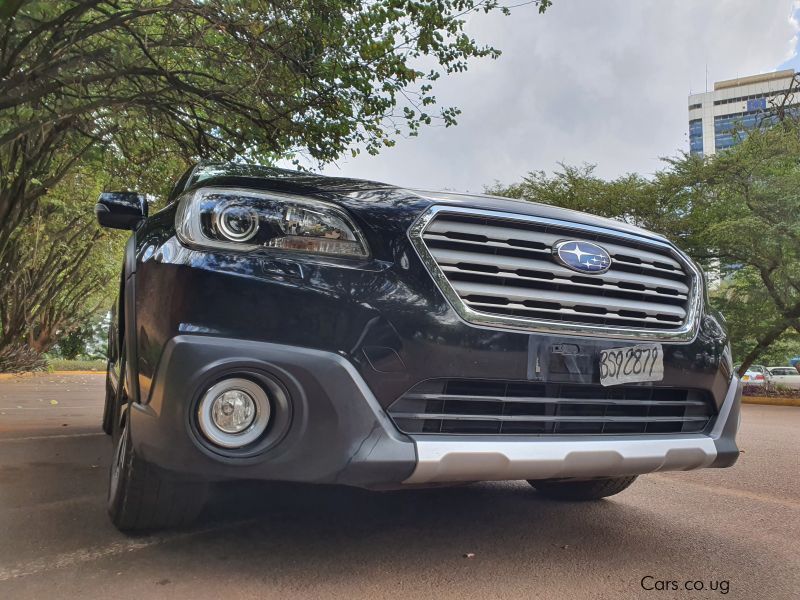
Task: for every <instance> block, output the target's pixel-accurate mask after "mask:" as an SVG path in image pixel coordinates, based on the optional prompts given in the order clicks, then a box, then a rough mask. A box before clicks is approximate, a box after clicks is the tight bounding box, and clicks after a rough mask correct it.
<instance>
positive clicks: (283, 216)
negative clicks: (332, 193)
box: [175, 188, 369, 257]
mask: <svg viewBox="0 0 800 600" xmlns="http://www.w3.org/2000/svg"><path fill="white" fill-rule="evenodd" d="M175 228H176V231H177V233H178V238H179V239H180V240H181V242H183V243H185V244H187V245H190V246H201V247H205V248H218V249H223V250H239V251H250V250H256V249H258V248H276V249H281V250H289V251H298V252H310V253H314V254H326V255H335V256H350V257H366V256H368V255H369V252H368V251H367V245H366V242H365V241H364V236H363V235H362V234H361V232H360V231H359V230H358V228H357V227H356V226H355V225H353V223H352V222H351V221H350V219H349V218H348V217H347V215H346V214H345V213H344V212H343V211H342V210H339V209H338V208H336V207H335V206H332V205H330V204H327V203H325V202H318V201H316V200H311V199H307V198H297V197H295V196H284V195H281V194H271V193H262V192H258V191H253V190H244V189H226V188H200V189H198V190H195V191H194V192H190V193H189V194H187V195H185V196H183V197H182V198H181V200H180V203H179V206H178V212H177V214H176V217H175Z"/></svg>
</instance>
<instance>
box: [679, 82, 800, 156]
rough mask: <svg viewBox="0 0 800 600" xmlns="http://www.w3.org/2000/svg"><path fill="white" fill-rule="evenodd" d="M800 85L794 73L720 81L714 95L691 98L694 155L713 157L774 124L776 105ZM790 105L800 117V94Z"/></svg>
mask: <svg viewBox="0 0 800 600" xmlns="http://www.w3.org/2000/svg"><path fill="white" fill-rule="evenodd" d="M796 81H797V80H796V79H795V72H794V71H792V70H791V69H790V70H785V71H776V72H774V73H764V74H762V75H751V76H749V77H738V78H736V79H729V80H726V81H718V82H716V83H715V84H714V91H713V92H705V93H702V94H692V95H690V96H689V150H690V152H691V153H692V154H702V155H704V156H710V155H712V154H715V153H716V152H719V151H720V150H724V149H725V148H730V147H731V146H733V145H735V144H736V143H737V142H738V141H740V140H741V139H743V138H744V136H746V135H747V131H748V130H750V129H753V128H755V127H760V126H763V125H768V124H770V123H773V122H774V121H775V120H776V116H775V111H774V107H775V103H776V102H780V101H781V100H782V99H783V98H785V97H786V94H787V93H788V92H789V91H790V90H794V89H796V84H795V82H796ZM790 104H792V105H793V110H794V111H795V112H796V113H798V114H800V92H797V91H796V92H795V93H794V94H793V95H792V97H790Z"/></svg>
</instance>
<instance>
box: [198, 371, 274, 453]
mask: <svg viewBox="0 0 800 600" xmlns="http://www.w3.org/2000/svg"><path fill="white" fill-rule="evenodd" d="M270 416H271V409H270V402H269V397H268V396H267V393H266V392H265V391H264V388H262V387H261V386H260V385H258V384H257V383H255V382H254V381H251V380H249V379H244V378H241V377H229V378H227V379H223V380H222V381H219V382H218V383H216V384H214V385H213V386H211V387H210V388H209V389H208V390H207V391H206V393H205V394H203V397H202V398H201V399H200V403H199V405H198V407H197V422H198V425H199V427H200V431H201V432H202V434H203V435H204V436H205V437H206V439H207V440H208V441H210V442H211V443H212V444H215V445H217V446H220V447H222V448H241V447H243V446H247V445H248V444H252V443H253V442H255V441H256V440H258V439H259V438H260V437H261V436H262V435H263V433H264V432H265V431H266V429H267V425H269V422H270Z"/></svg>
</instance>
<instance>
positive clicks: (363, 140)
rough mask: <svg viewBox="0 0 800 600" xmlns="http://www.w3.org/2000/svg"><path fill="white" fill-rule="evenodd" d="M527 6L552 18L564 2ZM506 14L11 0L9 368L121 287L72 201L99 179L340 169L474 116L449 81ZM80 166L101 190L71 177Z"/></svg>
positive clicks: (6, 171)
mask: <svg viewBox="0 0 800 600" xmlns="http://www.w3.org/2000/svg"><path fill="white" fill-rule="evenodd" d="M523 4H532V5H534V6H537V7H538V9H539V11H540V12H544V10H545V9H546V8H547V7H548V6H549V5H550V0H531V1H529V2H523ZM493 10H501V11H503V12H508V9H506V8H504V7H503V6H501V5H500V4H499V3H498V2H497V0H442V1H439V2H435V3H434V2H420V1H416V0H371V1H370V2H356V1H355V0H299V1H295V0H202V1H201V0H47V1H37V0H12V1H8V2H6V3H4V4H3V5H2V10H1V11H0V370H3V369H4V368H10V367H9V365H11V364H12V363H13V362H14V360H15V359H14V358H13V357H14V356H17V357H20V361H19V362H20V364H23V363H24V364H25V365H27V366H30V364H31V363H32V361H33V362H35V360H36V352H31V349H34V350H37V351H38V350H41V349H44V348H46V347H49V346H50V345H51V344H52V342H53V341H54V339H55V338H54V337H53V336H56V337H57V336H58V335H60V334H62V333H64V332H67V331H69V330H70V328H72V327H74V326H75V323H74V318H73V317H74V316H76V315H83V314H84V313H85V311H86V310H87V309H92V308H93V306H94V304H95V296H94V295H92V294H88V290H89V289H90V287H91V285H96V286H97V287H98V289H101V290H107V289H108V286H107V284H108V281H109V280H110V279H109V277H110V276H109V275H108V273H105V272H104V271H103V269H104V268H105V265H107V263H108V256H105V255H100V254H98V253H97V252H96V249H97V247H98V246H97V244H110V243H112V242H113V240H114V239H115V238H113V237H109V236H108V235H106V234H101V233H97V232H96V231H95V229H94V228H92V226H91V225H90V224H88V223H87V222H86V219H85V215H82V216H79V217H78V216H75V215H71V216H70V217H69V218H67V217H66V216H65V215H66V214H67V213H69V211H68V210H66V208H65V206H66V204H65V203H63V202H62V203H61V204H60V205H59V203H58V202H55V203H54V202H52V201H51V200H52V198H53V197H54V195H57V194H58V193H62V192H63V194H62V196H68V195H70V193H71V194H72V196H73V198H75V201H74V202H73V204H75V203H78V204H81V205H82V209H83V210H84V211H85V210H86V208H87V205H88V206H90V204H89V202H90V201H91V200H93V198H92V199H91V200H90V198H89V197H88V193H87V192H88V191H89V190H92V192H93V193H95V197H96V192H97V191H99V189H98V186H97V185H95V184H100V186H99V187H100V188H108V187H110V185H109V184H112V183H113V184H114V187H118V188H123V189H124V188H129V189H130V188H135V189H137V190H139V191H143V192H149V193H151V194H155V195H156V196H157V197H162V198H163V197H164V196H165V195H166V191H167V189H166V186H168V184H169V183H170V182H171V181H173V180H174V178H175V176H176V174H177V173H178V172H179V171H180V170H181V169H183V168H185V167H186V166H187V165H188V164H189V163H190V162H193V161H195V160H197V159H200V158H218V159H226V160H248V161H259V162H265V163H270V162H272V161H274V160H275V159H277V158H286V157H292V156H294V157H306V158H308V159H309V160H311V161H312V162H317V163H324V162H328V161H332V160H334V159H336V158H337V157H339V156H341V155H342V154H343V153H344V152H346V151H351V152H353V153H358V152H360V151H361V150H362V149H363V150H365V151H367V152H370V153H376V152H378V151H379V150H380V149H381V148H384V147H387V146H391V145H392V144H393V140H394V138H396V137H397V136H399V135H404V134H408V135H416V134H417V132H418V131H419V129H420V128H421V127H423V126H425V125H430V124H432V123H433V122H434V121H436V122H439V123H442V124H444V125H445V126H449V125H453V124H455V122H456V117H457V115H458V112H459V111H458V109H457V108H455V107H440V108H439V109H436V97H435V95H434V93H433V90H434V85H435V82H436V81H437V79H439V78H440V76H441V75H442V74H451V73H457V72H461V71H464V70H466V69H467V67H468V63H469V61H470V60H472V59H477V58H485V57H488V58H496V57H497V56H498V55H499V51H498V50H496V49H495V48H493V47H491V46H485V45H482V44H479V43H478V42H477V41H476V40H474V39H473V38H471V37H470V36H469V35H467V34H466V33H465V31H464V25H465V20H466V17H467V16H468V15H470V14H471V13H475V12H489V11H493ZM422 65H425V69H424V70H423V67H422ZM76 175H81V176H83V177H84V178H85V179H86V178H88V179H89V180H91V185H83V184H81V185H78V187H76V188H72V189H70V188H69V185H71V184H75V183H76V181H77V180H76V179H75V177H76ZM78 183H80V182H78ZM93 186H94V187H93ZM78 197H79V199H77V198H78ZM64 211H66V212H64ZM70 214H71V213H70ZM74 219H77V220H74ZM44 248H57V249H58V250H57V251H53V252H52V253H46V252H44V251H43V249H44ZM98 265H99V266H98ZM102 277H105V279H102ZM98 278H101V279H98ZM29 299H30V300H29ZM81 299H83V300H81ZM3 357H5V358H3ZM4 365H5V366H4Z"/></svg>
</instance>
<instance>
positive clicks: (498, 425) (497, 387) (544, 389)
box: [389, 379, 716, 435]
mask: <svg viewBox="0 0 800 600" xmlns="http://www.w3.org/2000/svg"><path fill="white" fill-rule="evenodd" d="M389 415H390V416H391V417H392V419H393V420H394V422H395V424H396V425H397V426H398V428H399V429H401V430H402V431H404V432H406V433H443V434H464V435H470V434H513V435H517V434H520V435H622V434H665V433H697V432H701V431H704V430H705V429H706V427H708V426H709V424H710V423H711V421H712V420H713V418H714V416H715V415H716V408H715V405H714V403H713V401H712V399H711V396H710V395H709V394H708V393H707V392H704V391H700V390H689V389H681V388H667V387H652V386H637V385H629V386H615V387H611V388H605V387H602V386H600V385H592V384H567V383H547V384H543V383H538V382H527V381H491V380H488V381H487V380H469V379H445V380H429V381H426V382H424V383H422V384H419V385H417V386H415V387H414V388H412V389H411V390H409V392H407V393H406V394H404V395H403V396H402V397H401V398H399V399H398V400H397V401H396V402H394V403H393V404H392V406H391V407H390V408H389Z"/></svg>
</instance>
